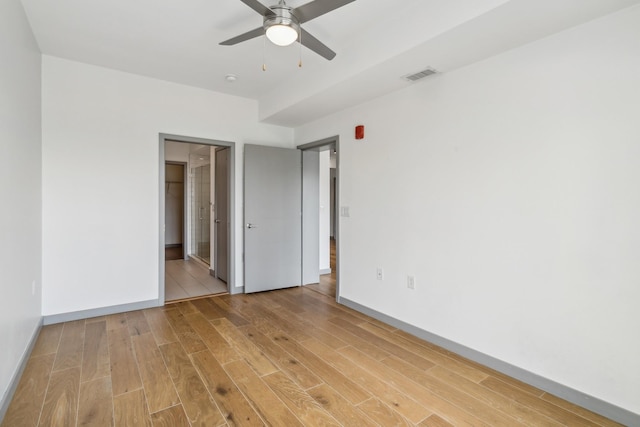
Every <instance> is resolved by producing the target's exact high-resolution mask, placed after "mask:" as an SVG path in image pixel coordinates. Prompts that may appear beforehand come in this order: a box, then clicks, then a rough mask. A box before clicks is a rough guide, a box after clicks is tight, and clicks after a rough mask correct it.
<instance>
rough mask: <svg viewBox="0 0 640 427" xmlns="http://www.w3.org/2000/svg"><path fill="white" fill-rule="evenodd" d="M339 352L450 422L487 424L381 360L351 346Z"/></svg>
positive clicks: (476, 424) (487, 424)
mask: <svg viewBox="0 0 640 427" xmlns="http://www.w3.org/2000/svg"><path fill="white" fill-rule="evenodd" d="M339 352H340V353H341V354H343V355H344V356H345V357H347V358H348V359H350V360H351V361H353V362H354V363H356V364H358V365H360V366H361V367H363V368H364V369H367V370H368V371H369V372H371V373H372V374H374V375H376V376H377V377H379V378H380V379H382V380H383V381H385V382H387V383H389V384H391V385H392V386H394V387H395V388H397V389H399V390H402V391H403V392H405V393H406V394H408V395H410V396H411V397H412V398H413V399H415V400H416V401H417V402H419V403H421V404H422V405H424V406H425V407H426V408H427V409H429V410H430V411H432V412H433V413H436V414H438V415H440V416H441V417H442V418H445V419H446V420H448V421H449V422H451V423H452V424H456V425H475V426H489V425H490V424H489V423H488V422H484V421H482V420H480V419H479V418H477V417H475V416H473V415H471V414H469V413H468V412H466V411H464V410H463V409H461V408H459V407H457V406H455V405H453V404H452V403H450V402H448V401H446V400H445V399H443V398H441V397H440V396H438V395H436V394H435V393H433V392H431V391H430V390H427V389H425V388H423V387H421V386H420V385H418V384H416V383H414V382H413V381H411V380H410V379H409V378H407V377H405V376H403V375H402V374H400V373H398V372H396V371H394V370H393V369H391V368H390V367H388V366H387V365H385V364H384V363H382V362H379V361H377V360H375V359H373V358H371V357H369V356H367V355H366V354H364V353H362V352H361V351H359V350H356V349H355V348H353V347H345V348H344V349H341V350H339Z"/></svg>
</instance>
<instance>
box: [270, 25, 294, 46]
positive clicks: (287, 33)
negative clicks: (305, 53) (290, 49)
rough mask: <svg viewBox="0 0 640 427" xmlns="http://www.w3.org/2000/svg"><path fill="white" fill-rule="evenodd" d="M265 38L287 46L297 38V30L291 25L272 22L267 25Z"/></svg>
mask: <svg viewBox="0 0 640 427" xmlns="http://www.w3.org/2000/svg"><path fill="white" fill-rule="evenodd" d="M266 35H267V38H268V39H269V40H270V41H271V43H273V44H275V45H278V46H289V45H290V44H292V43H293V42H295V41H296V40H298V31H297V30H296V28H294V27H293V25H287V24H274V25H271V26H269V27H267V31H266Z"/></svg>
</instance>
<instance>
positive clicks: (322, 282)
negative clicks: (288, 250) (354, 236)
mask: <svg viewBox="0 0 640 427" xmlns="http://www.w3.org/2000/svg"><path fill="white" fill-rule="evenodd" d="M337 145H338V139H337V137H334V138H329V139H327V140H322V141H318V142H315V143H310V144H305V145H303V146H300V147H298V148H300V149H302V150H303V195H305V197H307V199H306V200H305V201H304V202H303V212H304V214H303V215H306V218H305V220H304V221H303V229H304V230H305V234H304V237H303V248H304V249H303V256H304V254H305V253H306V254H310V255H308V256H314V254H316V253H317V257H318V259H317V261H314V263H313V264H314V265H313V268H311V267H310V265H311V263H309V264H305V265H307V270H306V271H307V273H306V274H304V275H303V276H304V277H303V283H304V284H305V285H306V287H307V288H308V289H311V290H314V291H316V292H319V293H322V294H324V295H327V296H329V297H331V298H332V299H335V298H336V296H337V295H338V293H339V292H338V289H337V288H338V286H339V282H338V271H337V261H336V260H337V258H338V257H337V246H338V245H337V239H338V232H337V231H338V226H337V225H338V221H337V220H338V217H337V215H336V212H337V206H338V203H337V200H338V191H337V190H338V187H337V176H338V173H337V171H338V169H337V167H338V161H337ZM305 153H308V155H306V154H305ZM312 153H313V154H312ZM316 188H317V192H316ZM309 197H312V198H316V197H317V198H318V200H317V203H315V201H314V203H310V202H309V200H308V198H309ZM305 206H306V208H305ZM314 210H316V212H317V215H314V213H313V211H314ZM316 221H317V223H316ZM310 233H312V234H313V233H316V236H315V237H314V236H310ZM316 244H317V252H316V251H315V250H314V248H312V247H311V246H312V245H316ZM309 261H310V259H309V258H306V261H305V262H309ZM314 268H317V272H318V273H317V274H318V275H317V276H315V280H313V276H314V275H313V274H312V273H310V272H312V271H314Z"/></svg>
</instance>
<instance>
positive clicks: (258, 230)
mask: <svg viewBox="0 0 640 427" xmlns="http://www.w3.org/2000/svg"><path fill="white" fill-rule="evenodd" d="M301 169H302V157H301V152H300V150H295V149H288V148H276V147H264V146H260V145H245V147H244V291H245V292H246V293H250V292H260V291H268V290H272V289H281V288H289V287H292V286H299V285H300V280H301V274H302V273H301V265H302V257H301V246H302V219H301V217H302V212H301V209H302V188H301V183H302V176H301Z"/></svg>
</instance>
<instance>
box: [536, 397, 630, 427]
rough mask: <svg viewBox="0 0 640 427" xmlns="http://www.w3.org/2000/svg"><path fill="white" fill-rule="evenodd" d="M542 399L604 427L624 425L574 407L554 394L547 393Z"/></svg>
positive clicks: (576, 406)
mask: <svg viewBox="0 0 640 427" xmlns="http://www.w3.org/2000/svg"><path fill="white" fill-rule="evenodd" d="M542 399H543V400H546V401H548V402H551V403H553V404H554V405H556V406H559V407H560V408H563V409H566V410H567V411H569V412H573V413H574V414H577V415H579V416H581V417H582V418H585V419H587V420H589V421H593V422H594V423H596V424H599V425H601V426H603V427H620V426H622V424H619V423H616V422H615V421H612V420H610V419H608V418H606V417H603V416H602V415H598V414H596V413H594V412H591V411H589V410H588V409H585V408H581V407H580V406H578V405H574V404H573V403H571V402H567V401H566V400H563V399H560V398H559V397H557V396H554V395H552V394H549V393H545V394H543V395H542Z"/></svg>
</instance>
